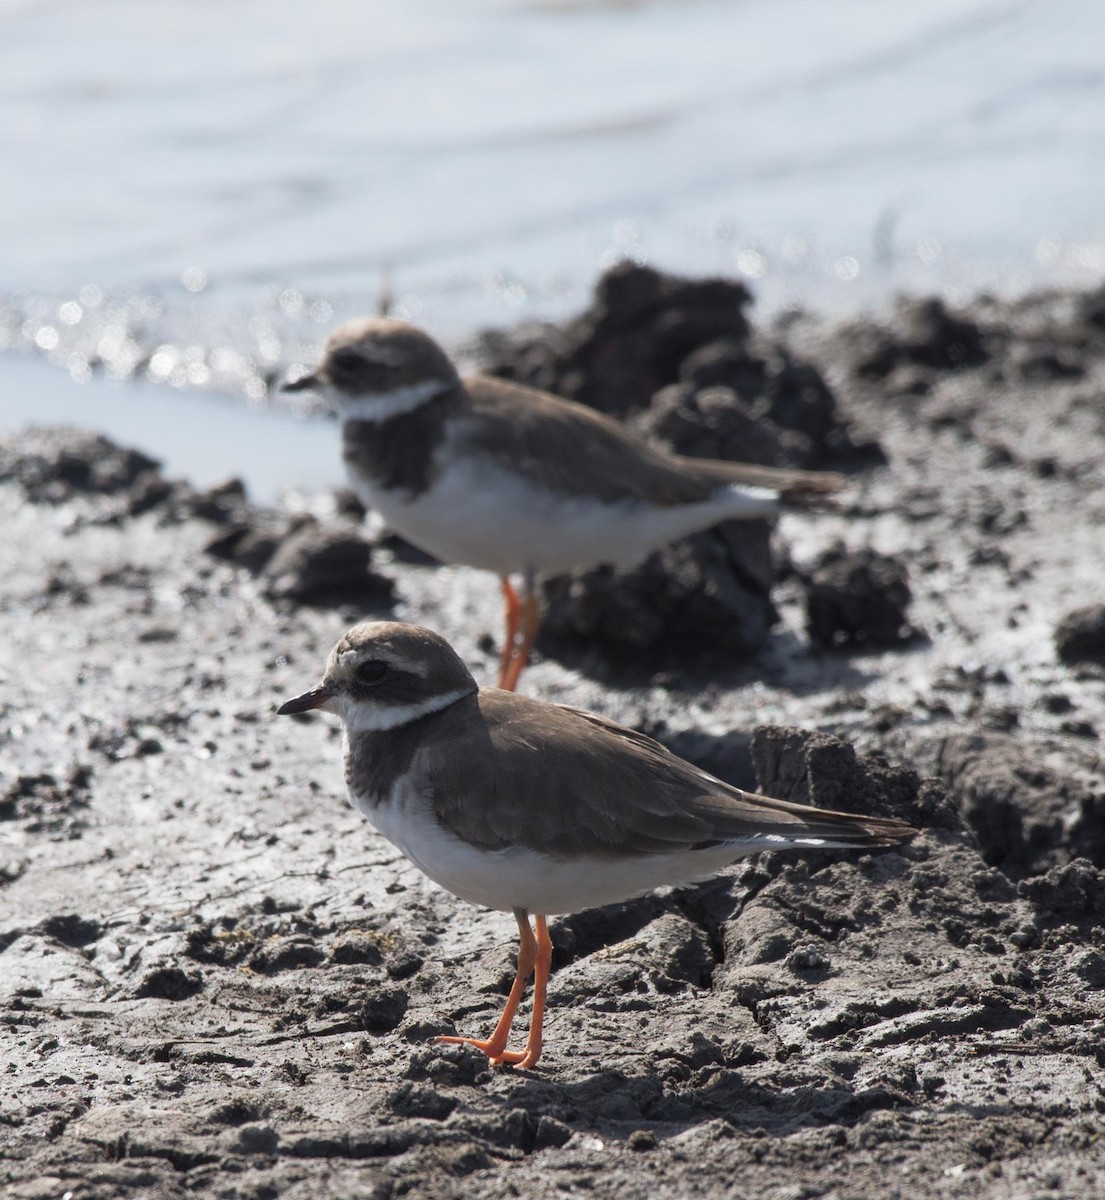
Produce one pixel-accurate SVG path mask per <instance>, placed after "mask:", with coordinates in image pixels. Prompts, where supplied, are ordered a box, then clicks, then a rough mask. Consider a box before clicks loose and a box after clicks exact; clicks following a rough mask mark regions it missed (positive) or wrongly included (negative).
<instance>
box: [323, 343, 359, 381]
mask: <svg viewBox="0 0 1105 1200" xmlns="http://www.w3.org/2000/svg"><path fill="white" fill-rule="evenodd" d="M329 365H330V374H331V375H333V376H335V377H338V378H342V379H349V378H352V377H354V376H356V375H357V374H358V372H359V371H360V370H361V367H362V365H363V360H362V359H361V356H360V355H359V354H357V353H355V352H354V351H353V350H338V351H336V352H335V353H334V354H331V355H330V364H329Z"/></svg>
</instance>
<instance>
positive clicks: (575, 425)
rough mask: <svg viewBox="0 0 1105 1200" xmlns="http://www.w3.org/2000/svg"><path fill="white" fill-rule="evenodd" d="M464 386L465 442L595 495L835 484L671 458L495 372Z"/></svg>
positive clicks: (654, 497)
mask: <svg viewBox="0 0 1105 1200" xmlns="http://www.w3.org/2000/svg"><path fill="white" fill-rule="evenodd" d="M465 388H466V391H467V393H468V396H469V399H470V401H471V407H470V410H469V413H468V417H467V421H466V433H465V445H466V447H467V448H469V449H474V450H477V451H480V450H482V451H484V452H486V453H487V454H488V455H494V456H496V457H498V458H501V459H505V460H507V461H509V462H514V463H516V464H517V465H518V467H519V469H522V470H524V471H525V472H526V473H527V474H528V475H529V476H531V477H532V478H537V479H543V480H545V481H546V482H547V483H548V484H549V486H551V487H556V488H564V489H566V490H570V491H573V492H577V493H580V494H582V495H591V496H595V497H596V498H597V499H600V500H604V501H618V500H625V501H647V502H648V503H651V504H662V505H675V504H693V503H697V502H700V501H703V500H708V499H709V498H710V497H711V496H712V495H714V494H715V493H716V492H717V491H718V490H719V488H721V487H723V486H726V485H732V484H745V485H751V486H756V487H766V488H770V489H772V490H777V491H779V492H780V493H781V494H782V496H783V498H784V499H788V500H793V501H795V502H798V501H799V500H800V499H801V498H802V497H804V496H811V495H815V496H824V495H826V494H829V493H831V492H834V491H838V490H839V489H840V488H841V487H842V486H843V480H842V478H841V476H839V475H832V474H827V473H822V472H814V471H788V470H775V469H774V468H771V467H757V466H753V465H752V464H747V463H725V462H717V461H714V460H711V459H690V458H679V457H677V456H676V455H673V454H667V453H665V452H664V451H662V450H658V449H656V448H655V447H653V446H650V445H649V444H648V443H647V442H646V441H644V440H643V439H642V438H640V437H638V436H637V435H636V434H634V433H633V432H632V431H631V430H629V429H627V428H626V427H625V426H624V425H622V424H620V423H619V422H618V421H614V420H612V419H611V418H610V417H607V416H605V415H604V414H602V413H599V412H596V411H595V410H594V409H591V408H587V407H585V406H584V405H582V404H575V403H573V402H572V401H570V400H563V399H561V398H560V397H558V396H552V395H549V394H548V393H547V392H539V391H535V390H534V389H533V388H526V387H521V386H519V385H518V384H512V383H505V382H503V381H502V380H499V379H491V378H489V377H486V376H476V377H474V378H472V379H468V380H466V381H465Z"/></svg>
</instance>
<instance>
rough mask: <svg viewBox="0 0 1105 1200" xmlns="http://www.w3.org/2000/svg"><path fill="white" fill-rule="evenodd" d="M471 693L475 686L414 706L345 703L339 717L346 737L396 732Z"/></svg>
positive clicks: (368, 701)
mask: <svg viewBox="0 0 1105 1200" xmlns="http://www.w3.org/2000/svg"><path fill="white" fill-rule="evenodd" d="M474 691H475V687H463V688H457V689H456V690H455V691H452V692H443V693H442V694H441V695H440V696H428V697H427V698H426V699H425V700H422V701H420V702H419V703H418V704H388V705H382V704H381V705H377V704H373V703H372V702H371V701H370V700H353V701H348V700H345V701H343V702H341V708H340V712H339V716H340V717H341V719H342V720H343V721H344V722H345V729H346V733H348V734H355V733H383V732H385V731H386V730H388V729H398V728H399V726H400V725H408V724H410V722H411V721H417V720H418V718H419V717H427V716H429V715H430V713H434V712H440V711H441V709H443V708H448V707H449V705H450V704H455V703H456V702H457V701H458V700H463V699H464V697H465V696H471V695H472V694H473V693H474Z"/></svg>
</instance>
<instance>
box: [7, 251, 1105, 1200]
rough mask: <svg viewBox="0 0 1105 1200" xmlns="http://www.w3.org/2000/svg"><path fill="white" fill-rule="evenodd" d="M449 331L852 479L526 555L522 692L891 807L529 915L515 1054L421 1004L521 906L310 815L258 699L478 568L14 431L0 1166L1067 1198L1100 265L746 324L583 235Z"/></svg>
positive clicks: (45, 1184)
mask: <svg viewBox="0 0 1105 1200" xmlns="http://www.w3.org/2000/svg"><path fill="white" fill-rule="evenodd" d="M640 330H645V331H646V332H647V336H636V335H635V332H634V331H640ZM483 349H484V353H485V356H486V358H487V361H488V362H489V365H491V366H492V367H493V368H494V369H497V370H500V371H502V372H504V373H508V374H512V375H514V376H515V377H519V378H531V379H534V380H535V381H537V382H541V383H544V384H546V385H555V386H557V387H560V388H562V389H563V390H565V391H567V392H570V393H571V394H574V395H578V396H580V397H581V398H583V399H585V400H590V401H591V402H594V403H605V405H606V406H607V407H611V408H614V409H616V410H617V411H618V412H619V413H621V414H622V415H623V416H625V417H626V418H627V419H630V420H634V421H637V422H640V423H641V424H642V426H643V427H645V428H647V429H648V430H649V432H650V433H651V434H652V435H653V436H657V437H663V438H666V439H667V440H669V441H670V442H671V443H672V444H675V445H678V446H680V448H682V449H683V450H685V451H686V452H688V453H690V452H699V453H716V452H718V451H719V448H720V449H721V450H724V451H725V452H732V450H733V447H734V446H737V445H746V446H752V445H753V444H754V445H755V446H756V448H757V449H756V453H757V454H758V455H759V456H760V457H761V458H762V459H763V460H764V461H781V462H799V463H809V464H811V465H818V466H829V467H833V466H836V467H841V468H844V469H847V470H849V471H851V472H852V473H853V474H854V480H855V483H854V488H853V489H852V491H851V492H850V493H849V496H848V498H847V499H846V501H845V502H844V504H843V506H842V508H841V509H840V510H839V511H837V512H832V513H825V514H819V515H817V516H816V517H812V518H806V517H793V518H791V517H787V518H785V519H784V520H783V522H782V523H781V526H780V529H779V530H778V532H777V533H776V535H775V537H774V559H773V561H774V568H772V567H771V566H770V562H771V560H770V559H769V557H768V554H767V550H768V536H769V535H768V533H767V531H766V530H764V531H759V532H755V531H753V532H751V533H750V534H749V535H748V536H747V537H745V538H742V537H737V536H735V535H734V533H733V531H732V530H728V531H726V530H723V531H721V532H720V533H714V534H710V535H707V536H706V537H705V538H703V539H699V540H697V541H696V543H695V544H694V545H693V546H692V547H690V548H682V549H680V550H673V551H669V552H666V554H665V556H664V557H663V558H662V559H660V560H658V561H656V562H652V563H650V564H646V565H645V566H644V567H643V568H641V572H640V573H638V574H636V575H634V574H633V573H631V575H630V577H628V578H622V577H613V576H611V575H610V574H609V573H605V574H604V573H598V574H593V575H591V576H589V577H586V578H583V577H581V578H579V579H572V580H566V581H559V582H557V583H554V584H553V585H551V588H550V593H549V595H550V599H552V600H554V601H555V603H556V605H557V609H556V613H555V615H554V618H553V620H552V621H551V622H550V635H549V637H548V638H547V639H546V642H545V644H544V647H543V657H542V660H541V661H539V662H538V663H537V665H536V666H535V667H534V668H533V670H532V671H531V672H530V673H529V674H528V675H527V676H526V678H525V681H524V682H525V686H526V687H527V688H528V689H529V690H531V691H532V692H534V693H535V694H539V695H541V696H544V697H545V698H548V699H554V700H563V701H567V702H571V703H575V704H581V705H585V706H587V707H592V708H595V709H598V710H599V711H602V712H605V713H607V714H609V715H611V716H613V717H615V718H618V719H620V720H623V721H626V722H629V723H631V724H633V725H636V726H638V727H640V728H644V729H647V730H648V731H649V732H650V733H652V734H654V735H655V736H659V737H661V738H662V739H663V740H666V741H667V742H668V743H669V744H671V745H672V746H673V747H675V748H676V749H677V750H678V751H679V752H680V753H682V754H684V755H686V756H688V757H691V758H694V759H695V760H696V761H699V762H701V763H703V764H704V765H706V766H707V767H708V768H709V769H711V770H714V771H715V772H717V773H719V774H723V775H726V776H727V777H729V778H731V779H733V780H735V781H736V782H739V783H744V784H748V783H751V782H753V781H754V780H755V779H757V778H758V779H759V781H760V783H761V784H762V786H764V787H765V788H768V789H769V790H772V791H773V792H775V793H776V794H780V795H789V796H796V797H800V798H809V799H812V800H813V801H814V802H815V803H823V804H833V805H845V806H849V807H853V808H856V809H864V810H868V811H877V812H888V813H894V814H896V815H900V816H905V817H907V818H908V819H909V820H911V821H912V822H913V823H914V824H916V825H917V826H918V827H919V828H920V829H921V830H922V832H921V834H920V835H919V836H918V838H917V839H916V840H915V841H914V842H913V843H912V844H911V845H909V846H907V847H904V848H902V849H901V850H898V851H888V852H884V853H879V854H872V855H850V856H849V855H844V854H835V855H828V854H825V855H816V856H811V857H808V858H805V859H800V858H796V857H793V856H791V857H787V856H783V855H765V856H758V857H756V858H753V859H749V860H747V861H745V862H744V863H743V864H741V865H739V866H738V867H736V868H735V869H734V870H733V871H732V872H731V873H730V874H729V875H727V876H725V877H722V878H719V879H716V880H714V881H711V882H709V883H706V884H702V885H700V886H697V887H694V888H686V889H681V890H677V891H674V892H672V893H670V894H667V895H655V896H649V897H646V898H644V899H642V900H640V901H638V902H635V903H632V904H627V905H624V906H619V907H616V908H611V909H603V910H600V911H595V912H589V913H582V914H578V915H575V916H572V917H569V918H564V919H560V920H558V921H556V922H555V923H554V939H555V941H556V943H557V947H558V949H557V958H556V960H555V964H554V966H555V970H554V976H553V981H552V986H551V1003H552V1007H551V1018H550V1020H549V1022H548V1024H547V1035H548V1037H547V1041H548V1048H547V1051H546V1054H545V1056H544V1058H543V1059H542V1062H541V1066H540V1069H539V1070H537V1071H534V1072H531V1073H520V1072H512V1071H510V1070H504V1071H488V1070H487V1068H486V1066H485V1062H484V1060H483V1058H482V1056H481V1055H479V1054H477V1053H476V1052H474V1051H471V1050H469V1049H467V1048H457V1047H448V1048H439V1047H434V1046H432V1045H430V1044H428V1043H429V1039H430V1038H432V1036H433V1035H434V1034H436V1033H441V1032H447V1031H448V1032H451V1031H454V1030H460V1031H462V1032H466V1033H468V1032H471V1033H480V1032H484V1031H485V1030H486V1029H487V1028H488V1027H489V1026H490V1024H491V1023H492V1022H493V1020H494V1016H495V1013H496V1011H497V1009H498V1007H499V1005H500V1004H501V1000H502V995H503V992H504V990H505V988H506V986H507V984H508V982H509V979H510V975H511V971H512V964H511V958H510V956H511V951H512V946H513V935H512V928H513V922H512V921H511V920H510V918H508V917H503V916H501V915H496V914H489V913H484V912H480V911H477V910H474V909H470V908H468V907H466V906H463V905H461V904H460V903H458V902H455V901H454V900H453V899H452V898H451V897H449V896H447V895H445V894H444V893H442V892H440V891H438V890H437V889H436V888H434V887H433V886H432V885H430V884H429V883H428V882H426V881H425V880H424V879H423V878H422V877H421V876H420V875H419V874H418V872H417V871H416V870H414V869H413V868H412V867H410V866H408V865H407V864H406V863H405V862H404V860H403V859H402V858H400V857H399V855H398V854H397V853H396V852H395V851H394V850H393V849H391V848H390V847H389V846H388V845H387V844H386V843H385V842H383V841H382V840H381V839H379V838H378V837H377V836H376V835H374V834H373V833H372V832H371V831H370V830H369V829H368V827H367V826H366V825H365V824H364V822H363V821H362V820H361V819H360V818H359V817H358V816H357V815H356V814H355V813H353V811H352V810H351V809H349V808H348V807H347V805H346V802H345V798H344V794H343V788H342V784H341V776H340V765H339V744H338V738H337V735H336V731H335V730H334V729H333V728H332V727H331V726H330V725H329V724H328V723H327V721H326V720H325V719H304V720H300V721H294V722H293V721H281V722H275V721H274V720H272V713H273V708H274V705H275V704H276V703H277V702H278V701H279V700H281V699H283V698H286V697H287V696H289V695H292V694H294V693H296V692H298V691H300V690H302V689H303V687H304V686H305V685H307V684H309V683H311V682H313V680H314V679H315V677H316V675H317V673H318V671H319V668H320V666H321V663H322V661H323V657H324V655H325V653H326V651H327V650H328V648H329V646H330V645H331V644H332V643H333V641H334V640H335V639H336V637H337V636H338V635H339V634H340V632H341V631H342V629H343V628H344V627H345V626H346V625H347V624H349V623H351V622H352V621H353V620H355V619H357V618H359V617H361V616H363V615H365V614H371V613H377V614H383V613H395V614H398V615H399V616H402V617H404V618H407V619H413V620H418V621H422V622H424V623H427V624H431V625H433V626H434V627H435V628H437V629H439V630H440V631H441V632H442V633H444V634H445V635H446V636H447V637H449V638H450V639H451V640H452V641H453V642H454V644H455V645H456V646H457V647H458V649H459V650H460V651H461V653H462V654H464V655H465V657H466V658H467V659H468V660H469V662H470V663H471V664H472V665H473V668H474V670H475V671H476V673H477V676H478V677H479V678H480V679H481V680H484V681H487V680H489V679H490V678H491V677H492V675H493V672H494V664H495V657H496V647H495V645H494V640H493V638H494V635H495V633H496V632H497V628H498V597H497V588H496V585H495V582H494V580H491V579H488V578H485V577H483V576H481V575H478V574H477V573H474V572H471V571H467V570H464V569H458V568H438V567H434V566H432V565H430V564H427V563H424V562H419V561H415V557H416V556H413V555H411V554H409V553H408V552H407V551H406V550H405V549H404V547H402V546H401V545H399V544H397V543H395V541H394V540H393V539H388V538H386V537H383V538H380V539H378V540H376V541H375V542H370V541H367V540H366V539H365V537H364V535H363V534H362V532H361V529H360V527H359V526H358V525H357V524H356V522H355V521H354V520H352V519H351V518H350V517H349V516H348V515H343V514H346V513H347V512H348V507H347V506H343V505H341V504H336V505H335V504H331V505H329V506H328V509H327V512H326V515H325V516H324V519H323V520H321V521H318V520H316V519H314V518H309V517H304V516H302V515H299V516H293V515H290V514H287V513H281V512H276V511H272V510H262V509H258V508H256V507H254V506H253V505H251V504H250V502H249V501H248V499H247V498H246V497H245V496H244V495H243V493H242V490H241V489H240V488H239V487H236V486H234V485H228V486H226V487H222V488H217V489H214V490H212V491H208V492H204V493H199V492H196V491H195V490H194V489H193V488H191V487H190V486H189V485H188V484H186V483H181V482H176V481H172V480H168V479H166V478H165V477H164V476H163V474H162V473H161V472H160V471H159V469H158V468H157V466H156V464H154V463H153V462H151V461H150V460H149V459H147V458H146V457H145V456H144V455H142V454H139V453H136V452H132V451H128V450H126V449H125V448H119V447H113V446H111V445H110V444H108V443H105V442H103V441H102V440H99V439H96V438H94V437H92V436H90V435H87V434H76V433H73V432H71V431H70V432H65V431H47V432H41V431H40V432H28V433H26V434H24V435H21V436H19V437H16V438H14V439H11V440H9V441H8V442H7V443H5V444H4V445H3V446H2V447H0V519H2V522H3V528H4V531H5V533H4V537H3V538H2V539H0V646H3V647H4V655H3V658H2V659H0V1021H2V1025H3V1038H2V1041H0V1190H2V1191H3V1193H4V1195H5V1196H12V1197H22V1198H29V1197H36V1198H37V1197H43V1198H45V1197H51V1198H53V1197H59V1196H62V1195H65V1194H71V1195H72V1196H73V1197H75V1198H79V1200H83V1198H86V1197H88V1198H91V1197H104V1198H107V1197H116V1196H126V1197H131V1196H133V1197H146V1196H158V1197H161V1196H189V1195H217V1196H222V1197H243V1198H245V1197H249V1198H257V1200H261V1198H268V1197H274V1196H287V1197H304V1198H308V1197H310V1198H314V1197H328V1196H333V1197H339V1196H349V1195H366V1196H367V1195H371V1196H376V1197H381V1198H383V1197H389V1196H398V1195H403V1194H405V1193H408V1192H410V1193H412V1194H417V1195H419V1196H426V1197H468V1196H471V1197H476V1196H479V1197H498V1196H503V1197H506V1196H518V1195H533V1196H547V1195H550V1194H554V1193H584V1192H585V1193H588V1194H590V1195H594V1196H599V1197H603V1196H639V1195H645V1194H647V1195H649V1196H651V1197H668V1196H670V1197H677V1196H679V1197H682V1196H687V1195H694V1194H701V1195H731V1196H734V1197H736V1196H740V1197H742V1198H747V1197H764V1198H765V1200H799V1198H810V1197H837V1198H843V1197H849V1198H863V1200H867V1198H870V1200H887V1198H889V1197H895V1196H899V1197H909V1198H910V1200H916V1198H919V1197H927V1196H939V1197H945V1196H946V1197H953V1196H965V1197H966V1196H970V1197H1016V1198H1018V1200H1020V1198H1024V1200H1035V1198H1037V1197H1052V1196H1054V1197H1078V1198H1082V1197H1085V1198H1087V1200H1088V1198H1090V1197H1093V1198H1097V1197H1100V1196H1101V1195H1102V1194H1105V1141H1103V1134H1102V1130H1103V1129H1105V1123H1103V1122H1105V1115H1103V1114H1105V1050H1103V1045H1105V1042H1103V1033H1105V1029H1103V1025H1102V1020H1103V1016H1105V934H1103V932H1102V923H1103V918H1105V771H1103V767H1102V761H1101V755H1100V747H1101V741H1100V738H1101V734H1102V732H1103V731H1105V667H1103V665H1102V664H1103V660H1105V647H1103V645H1102V642H1103V641H1105V633H1103V630H1105V622H1103V621H1102V619H1101V613H1100V609H1097V608H1095V606H1096V605H1099V604H1100V600H1101V594H1100V588H1101V580H1102V578H1103V577H1105V467H1103V463H1105V354H1103V351H1105V294H1048V295H1036V296H1029V297H1026V298H1024V299H1022V300H1020V301H1018V302H1015V303H998V302H996V301H990V300H986V299H979V300H977V301H975V302H974V303H972V304H971V305H970V306H968V307H966V308H964V309H962V310H959V311H948V310H947V309H945V308H944V307H943V306H942V305H940V304H939V303H937V302H934V301H933V302H910V303H907V304H903V305H901V306H900V307H898V308H896V309H895V310H893V311H891V312H888V313H886V314H884V315H883V316H882V317H881V318H879V319H877V320H870V321H864V322H854V323H851V324H849V325H846V326H830V325H827V324H826V323H824V322H822V321H819V320H818V319H816V318H813V317H810V316H806V315H801V314H791V315H789V316H788V317H787V318H785V319H784V320H782V321H780V322H778V323H777V324H776V325H774V326H773V327H771V328H766V329H765V328H757V327H756V325H755V321H754V314H753V312H752V310H751V309H750V307H749V303H748V299H747V297H745V298H744V299H742V298H741V296H740V295H739V291H738V289H737V288H735V287H734V285H731V284H718V283H716V282H715V283H710V282H699V283H696V284H691V283H687V282H686V281H672V280H667V279H663V278H662V277H653V276H652V275H651V273H647V272H646V273H643V274H642V273H640V272H633V271H623V272H621V273H620V274H616V275H614V276H612V277H608V278H607V279H606V280H604V281H603V283H602V284H601V285H600V289H599V292H598V294H597V296H596V300H595V304H594V305H593V306H592V309H591V310H590V311H589V312H588V313H586V314H583V315H582V316H581V317H580V318H579V319H578V321H576V322H574V323H572V324H571V325H569V326H567V327H564V328H559V329H552V328H548V327H542V328H537V329H529V330H522V331H513V332H512V333H511V334H509V335H500V336H498V337H495V338H489V339H487V340H486V341H485V343H484V347H483ZM673 389H674V390H673ZM742 431H743V432H742ZM742 438H743V439H744V440H743V441H742V440H741V439H742ZM748 452H749V453H751V451H748ZM335 453H336V449H335ZM324 507H326V506H323V505H320V511H321V509H322V508H324ZM772 570H773V571H774V575H775V582H774V586H773V587H771V590H770V595H768V590H767V584H768V582H769V581H770V572H771V571H772ZM656 580H663V581H664V583H663V585H662V586H660V585H657V584H656V582H655V581H656ZM610 606H614V607H615V608H616V609H617V611H618V612H619V613H620V616H619V617H618V618H617V619H616V620H612V619H610V618H609V616H607V615H604V614H607V613H609V611H610ZM735 625H737V626H739V631H738V632H734V626H735ZM520 799H522V800H524V798H520Z"/></svg>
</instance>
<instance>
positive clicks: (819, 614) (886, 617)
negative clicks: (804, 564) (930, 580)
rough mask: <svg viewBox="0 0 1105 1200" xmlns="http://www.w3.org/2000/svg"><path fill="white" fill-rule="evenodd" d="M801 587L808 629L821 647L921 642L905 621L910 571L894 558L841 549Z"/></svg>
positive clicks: (823, 561)
mask: <svg viewBox="0 0 1105 1200" xmlns="http://www.w3.org/2000/svg"><path fill="white" fill-rule="evenodd" d="M803 584H804V587H805V593H806V595H805V605H806V628H807V630H808V632H809V635H810V640H811V641H813V642H816V643H817V644H818V645H821V646H827V647H833V648H839V647H844V646H864V645H867V646H897V645H901V644H902V643H904V642H909V641H912V640H913V639H914V638H916V637H917V636H918V630H917V629H916V628H915V627H914V626H913V625H912V624H910V621H909V618H908V617H907V615H906V609H907V608H908V607H909V604H910V601H911V600H912V599H913V594H912V592H911V591H910V587H909V582H908V576H907V572H906V568H905V566H904V565H903V564H902V563H901V562H899V561H898V559H896V558H893V557H891V556H890V555H887V554H880V553H879V552H878V551H877V550H871V549H864V550H851V551H850V550H846V549H845V548H844V547H843V546H840V545H837V546H835V547H833V548H832V549H830V550H829V551H828V553H827V554H825V555H824V557H823V558H822V559H821V562H820V563H819V565H818V566H816V567H815V568H814V569H813V570H812V571H811V572H809V574H808V575H805V576H804V577H803Z"/></svg>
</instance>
